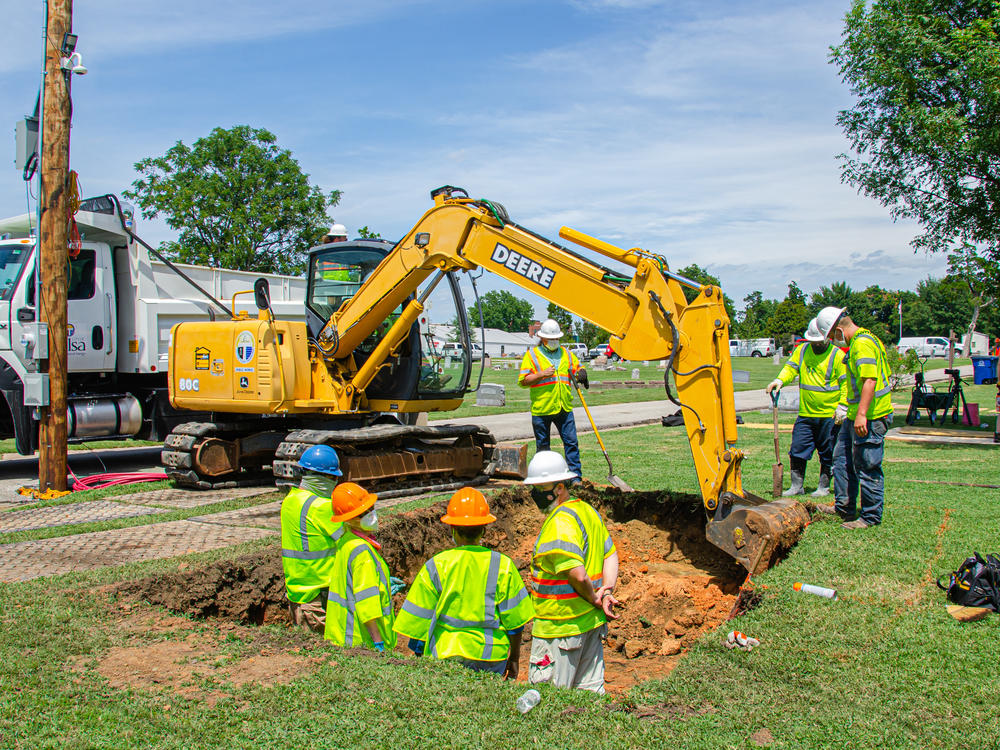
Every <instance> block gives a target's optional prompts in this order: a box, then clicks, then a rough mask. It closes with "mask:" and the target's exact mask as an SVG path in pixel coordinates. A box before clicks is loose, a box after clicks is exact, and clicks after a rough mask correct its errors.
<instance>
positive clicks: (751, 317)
mask: <svg viewBox="0 0 1000 750" xmlns="http://www.w3.org/2000/svg"><path fill="white" fill-rule="evenodd" d="M777 306H778V302H777V300H773V299H764V294H763V293H762V292H760V291H754V292H750V294H748V295H747V296H746V297H744V298H743V311H742V312H741V313H740V316H739V326H738V327H737V328H736V329H735V331H734V332H736V333H738V335H739V337H740V338H741V339H757V338H761V337H763V336H765V335H767V323H768V320H769V319H770V318H771V316H772V315H774V310H775V308H776V307H777Z"/></svg>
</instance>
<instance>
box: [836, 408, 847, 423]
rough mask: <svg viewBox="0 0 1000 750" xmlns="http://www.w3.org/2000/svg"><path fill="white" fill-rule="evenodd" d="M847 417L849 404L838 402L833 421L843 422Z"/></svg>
mask: <svg viewBox="0 0 1000 750" xmlns="http://www.w3.org/2000/svg"><path fill="white" fill-rule="evenodd" d="M845 419H847V404H837V411H835V412H834V413H833V423H834V424H843V423H844V420H845Z"/></svg>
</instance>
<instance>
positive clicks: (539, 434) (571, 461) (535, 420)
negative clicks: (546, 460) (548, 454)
mask: <svg viewBox="0 0 1000 750" xmlns="http://www.w3.org/2000/svg"><path fill="white" fill-rule="evenodd" d="M552 425H555V426H556V429H557V430H559V437H560V438H562V441H563V449H564V451H565V453H566V465H567V466H569V470H570V471H572V472H573V473H574V474H576V475H577V476H578V477H583V465H582V464H581V463H580V446H579V445H578V444H577V442H576V420H575V419H573V412H571V411H561V412H559V413H558V414H532V415H531V426H532V428H533V429H534V431H535V450H536V451H547V450H549V435H551V433H552Z"/></svg>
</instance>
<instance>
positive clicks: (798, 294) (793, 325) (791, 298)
mask: <svg viewBox="0 0 1000 750" xmlns="http://www.w3.org/2000/svg"><path fill="white" fill-rule="evenodd" d="M805 299H806V296H805V294H803V293H802V290H801V289H799V285H798V284H796V283H795V282H794V281H792V282H791V283H789V284H788V296H786V297H785V299H783V300H782V301H781V302H779V303H778V304H777V305H776V306H775V308H774V311H773V312H772V313H771V315H770V316H769V317H768V319H767V323H766V326H765V330H766V331H767V333H768V334H769V335H770V336H771V337H773V338H774V342H775V343H776V344H777V345H778V346H783V345H784V344H788V343H791V340H792V339H794V338H796V337H797V336H801V335H802V332H803V331H805V330H806V326H807V325H809V318H810V317H811V316H810V315H809V310H808V309H806V303H805Z"/></svg>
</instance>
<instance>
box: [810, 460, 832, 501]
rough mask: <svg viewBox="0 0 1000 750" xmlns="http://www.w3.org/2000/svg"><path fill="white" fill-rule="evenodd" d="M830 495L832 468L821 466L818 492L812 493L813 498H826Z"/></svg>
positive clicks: (817, 486)
mask: <svg viewBox="0 0 1000 750" xmlns="http://www.w3.org/2000/svg"><path fill="white" fill-rule="evenodd" d="M829 494H830V467H829V466H820V468H819V484H818V485H816V491H815V492H813V493H812V496H813V497H826V496H827V495H829Z"/></svg>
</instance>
